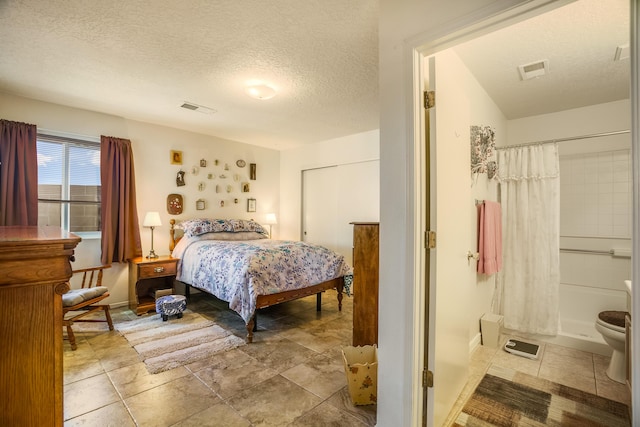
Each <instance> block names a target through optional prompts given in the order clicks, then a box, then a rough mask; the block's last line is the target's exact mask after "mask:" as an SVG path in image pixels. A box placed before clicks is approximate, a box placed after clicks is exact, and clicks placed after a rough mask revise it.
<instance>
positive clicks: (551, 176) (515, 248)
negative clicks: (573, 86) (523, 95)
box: [498, 143, 560, 335]
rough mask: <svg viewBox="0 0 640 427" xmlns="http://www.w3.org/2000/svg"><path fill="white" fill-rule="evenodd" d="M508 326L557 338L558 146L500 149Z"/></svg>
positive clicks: (504, 301)
mask: <svg viewBox="0 0 640 427" xmlns="http://www.w3.org/2000/svg"><path fill="white" fill-rule="evenodd" d="M498 178H499V181H500V201H501V203H502V209H503V211H502V212H503V217H502V220H503V227H502V228H503V235H502V237H503V250H502V254H503V270H502V272H501V275H500V276H499V281H500V283H501V284H502V287H501V289H502V295H501V297H500V300H501V302H500V304H501V313H502V314H504V326H505V327H506V328H508V329H514V330H517V331H521V332H527V333H534V334H543V335H556V334H557V333H558V317H559V309H560V162H559V157H558V144H557V143H554V144H541V145H534V146H526V147H512V148H508V147H507V148H504V149H500V150H498Z"/></svg>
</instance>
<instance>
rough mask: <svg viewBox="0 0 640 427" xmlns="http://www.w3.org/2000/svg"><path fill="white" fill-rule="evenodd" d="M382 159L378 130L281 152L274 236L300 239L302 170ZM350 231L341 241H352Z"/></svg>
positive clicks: (346, 231)
mask: <svg viewBox="0 0 640 427" xmlns="http://www.w3.org/2000/svg"><path fill="white" fill-rule="evenodd" d="M379 159H380V145H379V131H378V130H374V131H369V132H363V133H358V134H355V135H349V136H346V137H343V138H336V139H331V140H328V141H323V142H319V143H316V144H311V145H308V146H304V147H300V148H295V149H291V150H284V151H281V152H280V219H279V220H278V225H277V226H275V228H274V234H275V235H276V236H277V237H278V238H280V239H292V240H299V239H300V238H301V226H302V208H301V207H302V171H303V170H308V169H315V168H321V167H326V166H336V165H348V164H351V163H357V162H365V161H371V160H379ZM342 185H345V186H348V185H349V183H348V182H343V183H342ZM355 220H358V219H355ZM360 220H362V219H360ZM370 220H371V221H373V220H374V219H370ZM350 230H351V229H350V227H347V228H346V229H345V230H343V232H342V234H343V235H342V236H339V239H340V241H345V239H347V240H349V241H350V240H351V239H352V234H353V232H352V231H350ZM276 233H277V234H276ZM347 234H348V235H347Z"/></svg>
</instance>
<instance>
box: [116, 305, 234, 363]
mask: <svg viewBox="0 0 640 427" xmlns="http://www.w3.org/2000/svg"><path fill="white" fill-rule="evenodd" d="M115 328H116V329H117V330H118V331H119V332H120V333H121V334H122V335H123V336H124V337H125V338H126V339H127V341H129V344H131V346H132V347H133V348H134V349H135V350H136V351H137V352H138V354H139V355H140V358H141V359H142V360H143V361H144V363H145V365H146V367H147V370H148V371H149V372H150V373H152V374H156V373H158V372H162V371H166V370H169V369H173V368H176V367H178V366H181V365H187V364H189V363H192V362H195V361H197V360H201V359H204V358H206V357H209V356H212V355H214V354H216V353H220V352H223V351H227V350H231V349H232V348H236V347H239V346H242V345H245V340H244V339H242V338H239V337H237V336H235V335H233V334H232V333H231V332H229V331H227V330H225V329H223V328H222V327H220V326H218V325H216V324H215V323H214V322H212V321H211V320H207V319H205V318H204V317H202V316H201V315H200V314H198V313H193V312H191V311H189V310H186V311H185V312H184V315H183V317H182V318H181V319H177V318H175V316H172V317H171V318H170V319H169V320H168V321H166V322H163V321H162V319H161V317H160V316H159V315H147V316H145V317H142V318H140V319H136V320H132V321H128V322H122V323H119V324H116V325H115Z"/></svg>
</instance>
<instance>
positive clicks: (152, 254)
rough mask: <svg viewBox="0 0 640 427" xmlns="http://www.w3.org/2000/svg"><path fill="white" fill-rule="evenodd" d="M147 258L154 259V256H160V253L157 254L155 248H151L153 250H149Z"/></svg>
mask: <svg viewBox="0 0 640 427" xmlns="http://www.w3.org/2000/svg"><path fill="white" fill-rule="evenodd" d="M147 258H150V259H154V258H159V257H158V255H156V253H155V252H154V251H153V249H151V252H149V255H147Z"/></svg>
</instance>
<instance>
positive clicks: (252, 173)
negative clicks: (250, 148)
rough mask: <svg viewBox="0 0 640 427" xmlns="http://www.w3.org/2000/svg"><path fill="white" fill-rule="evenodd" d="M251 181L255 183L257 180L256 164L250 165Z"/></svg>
mask: <svg viewBox="0 0 640 427" xmlns="http://www.w3.org/2000/svg"><path fill="white" fill-rule="evenodd" d="M249 179H250V180H252V181H255V179H256V164H255V163H249Z"/></svg>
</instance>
